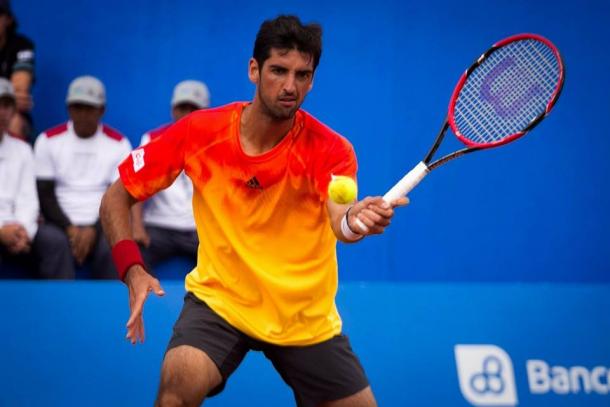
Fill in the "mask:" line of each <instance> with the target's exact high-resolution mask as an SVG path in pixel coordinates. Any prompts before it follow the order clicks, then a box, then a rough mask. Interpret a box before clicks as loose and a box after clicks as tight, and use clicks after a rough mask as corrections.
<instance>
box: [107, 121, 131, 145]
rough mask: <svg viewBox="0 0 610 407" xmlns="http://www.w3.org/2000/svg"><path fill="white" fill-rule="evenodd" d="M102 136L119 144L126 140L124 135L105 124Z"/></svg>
mask: <svg viewBox="0 0 610 407" xmlns="http://www.w3.org/2000/svg"><path fill="white" fill-rule="evenodd" d="M102 134H103V135H104V136H106V138H108V139H110V140H113V141H117V142H121V141H123V140H125V139H126V137H125V136H124V135H123V133H121V132H120V131H118V130H117V129H115V128H114V127H110V126H109V125H107V124H105V123H103V124H102Z"/></svg>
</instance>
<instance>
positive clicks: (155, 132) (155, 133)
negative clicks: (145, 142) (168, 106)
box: [144, 123, 172, 140]
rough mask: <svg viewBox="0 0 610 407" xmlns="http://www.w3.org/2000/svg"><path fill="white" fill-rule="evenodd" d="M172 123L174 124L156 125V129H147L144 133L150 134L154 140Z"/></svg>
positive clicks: (149, 136) (150, 137)
mask: <svg viewBox="0 0 610 407" xmlns="http://www.w3.org/2000/svg"><path fill="white" fill-rule="evenodd" d="M171 125H172V123H165V124H164V125H161V126H159V127H155V128H154V129H152V130H149V131H147V132H146V133H144V135H145V136H146V135H148V138H149V139H150V140H154V139H156V138H157V137H159V136H160V135H161V134H163V133H164V132H165V130H167V129H168V128H169V127H170V126H171Z"/></svg>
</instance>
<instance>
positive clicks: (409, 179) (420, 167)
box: [356, 161, 430, 232]
mask: <svg viewBox="0 0 610 407" xmlns="http://www.w3.org/2000/svg"><path fill="white" fill-rule="evenodd" d="M429 172H430V169H429V168H428V166H427V165H426V163H424V162H423V161H420V163H419V164H417V165H416V166H415V167H414V168H413V169H412V170H411V171H409V172H408V173H407V175H405V176H404V177H402V179H401V180H400V181H398V182H397V183H396V185H394V186H393V187H392V188H391V189H390V190H389V191H388V192H386V194H385V195H384V196H383V200H384V201H386V202H387V203H390V202H392V201H394V200H395V199H398V198H402V197H403V196H407V194H408V193H409V192H411V190H412V189H413V188H415V187H416V186H417V184H419V183H420V181H421V180H422V179H424V177H425V176H426V175H428V173H429ZM356 225H358V227H359V228H360V230H362V231H363V232H368V230H369V228H368V227H367V226H366V225H365V224H364V223H363V222H362V221H361V220H360V219H358V218H356Z"/></svg>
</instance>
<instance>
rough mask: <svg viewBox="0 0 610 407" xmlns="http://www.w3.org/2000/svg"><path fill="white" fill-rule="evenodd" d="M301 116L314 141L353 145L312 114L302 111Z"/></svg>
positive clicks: (308, 133)
mask: <svg viewBox="0 0 610 407" xmlns="http://www.w3.org/2000/svg"><path fill="white" fill-rule="evenodd" d="M300 114H302V115H303V127H304V128H305V130H306V131H307V135H308V137H310V138H313V139H314V140H317V141H321V142H323V143H329V142H332V143H333V144H334V143H342V144H343V143H346V144H348V145H351V143H350V142H349V141H348V140H347V139H346V138H345V137H344V136H342V135H341V134H339V133H338V132H336V131H335V130H333V129H332V128H330V127H329V126H328V125H326V124H324V123H322V122H321V121H320V120H318V119H316V118H315V117H314V116H313V115H311V114H310V113H307V112H306V111H304V110H300Z"/></svg>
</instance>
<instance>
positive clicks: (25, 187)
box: [0, 133, 39, 240]
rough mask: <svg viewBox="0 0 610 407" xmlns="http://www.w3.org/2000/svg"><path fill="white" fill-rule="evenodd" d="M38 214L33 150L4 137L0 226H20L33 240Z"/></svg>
mask: <svg viewBox="0 0 610 407" xmlns="http://www.w3.org/2000/svg"><path fill="white" fill-rule="evenodd" d="M38 213H39V205H38V193H37V192H36V177H35V175H34V156H33V155H32V149H31V148H30V146H29V145H28V144H27V143H25V142H24V141H21V140H19V139H16V138H14V137H12V136H10V135H9V134H8V133H4V135H3V136H2V140H1V141H0V226H4V225H6V224H9V223H19V224H20V225H21V226H23V227H24V228H25V230H26V231H27V234H28V237H29V238H30V240H32V239H34V236H35V235H36V232H37V231H38V223H37V221H38Z"/></svg>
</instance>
